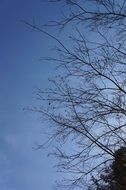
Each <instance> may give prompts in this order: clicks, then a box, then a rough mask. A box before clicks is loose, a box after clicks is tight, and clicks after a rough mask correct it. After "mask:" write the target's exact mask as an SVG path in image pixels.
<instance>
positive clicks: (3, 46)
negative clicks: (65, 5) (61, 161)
mask: <svg viewBox="0 0 126 190" xmlns="http://www.w3.org/2000/svg"><path fill="white" fill-rule="evenodd" d="M59 14H60V9H59V7H58V4H54V5H52V4H51V5H50V4H48V3H46V2H45V3H43V2H42V1H41V0H11V1H10V0H0V102H1V103H0V105H1V109H0V189H1V190H42V189H44V190H51V189H53V188H52V185H54V181H55V180H56V179H57V174H56V171H55V169H54V168H53V165H54V164H55V160H54V159H53V158H52V157H51V158H48V157H47V156H46V155H47V152H48V151H46V150H43V151H42V150H41V151H35V150H33V149H32V147H33V146H34V144H35V143H36V142H40V141H41V140H40V139H41V138H44V137H43V136H42V135H41V133H42V131H43V129H42V127H41V122H40V119H39V116H38V115H37V114H36V115H35V114H33V113H29V112H24V111H23V107H26V106H32V105H34V103H35V102H36V100H35V98H34V96H35V95H34V93H33V92H34V89H35V88H36V87H41V88H42V89H44V88H45V87H48V77H50V76H52V75H53V74H54V71H55V69H54V68H55V66H54V65H53V64H52V63H47V62H44V61H42V62H41V61H40V60H39V59H40V58H41V57H42V56H47V55H50V54H51V51H50V48H52V47H53V45H54V42H53V40H52V39H49V38H48V37H47V36H45V35H42V34H39V33H36V32H33V31H32V30H31V29H29V28H28V27H26V26H25V25H24V23H22V22H21V20H26V21H29V22H33V20H34V21H35V22H36V24H40V25H43V24H44V23H46V22H47V21H48V20H50V19H52V18H54V19H55V18H58V17H59ZM50 31H51V32H52V33H53V34H54V33H55V31H54V29H50ZM43 140H44V139H42V141H43Z"/></svg>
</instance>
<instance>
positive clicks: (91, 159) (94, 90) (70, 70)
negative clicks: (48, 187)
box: [27, 0, 126, 190]
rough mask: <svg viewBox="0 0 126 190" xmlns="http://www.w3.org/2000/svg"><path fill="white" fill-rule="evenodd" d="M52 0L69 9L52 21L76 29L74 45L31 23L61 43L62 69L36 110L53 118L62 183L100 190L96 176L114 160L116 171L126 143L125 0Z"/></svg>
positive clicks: (59, 59) (66, 186)
mask: <svg viewBox="0 0 126 190" xmlns="http://www.w3.org/2000/svg"><path fill="white" fill-rule="evenodd" d="M52 2H53V3H58V2H59V3H63V4H64V5H65V7H67V10H65V12H64V14H63V17H62V19H61V20H57V21H55V22H51V24H50V25H53V26H55V27H59V28H60V29H62V30H63V32H65V31H66V30H68V29H67V26H69V28H72V29H71V30H70V29H69V37H68V39H70V40H71V43H70V45H69V44H67V43H65V42H63V41H62V39H60V38H57V37H55V36H51V35H50V34H49V33H47V32H45V31H44V30H43V29H42V28H40V27H38V26H36V25H32V24H29V25H30V26H31V27H33V28H34V29H36V30H37V31H39V32H42V33H46V34H47V35H48V36H49V37H52V38H53V39H55V40H56V41H57V43H58V47H57V48H56V51H57V52H58V56H57V57H52V58H48V60H49V61H52V62H53V61H56V62H58V64H59V69H61V70H62V71H63V72H60V73H61V75H58V76H56V78H54V79H51V80H50V82H51V84H52V88H50V89H47V90H46V91H44V92H43V91H42V90H41V89H39V90H38V92H37V96H38V98H39V100H42V101H46V102H48V104H46V106H45V107H44V106H42V105H40V108H39V107H37V108H34V109H35V111H38V112H39V113H41V114H42V115H43V118H44V119H47V120H46V121H49V125H51V126H52V135H51V138H50V140H55V142H57V143H55V145H56V151H55V152H54V155H55V156H57V157H58V158H59V164H58V167H59V169H60V171H62V172H63V173H64V177H65V179H63V181H61V183H60V185H58V184H57V186H59V187H60V189H84V190H88V189H98V188H96V184H95V182H96V181H97V180H95V177H96V176H97V178H98V179H100V178H101V176H102V173H103V170H104V168H108V167H109V166H110V165H111V164H112V168H111V169H112V170H113V171H114V172H115V173H116V172H117V170H118V167H117V168H115V165H116V166H117V163H116V162H118V155H119V151H121V150H122V149H121V147H125V146H126V129H125V128H126V42H125V40H126V38H125V30H126V0H120V1H119V0H75V1H74V0H67V1H64V0H55V1H52ZM27 24H28V23H27ZM65 41H67V36H66V38H65ZM66 147H67V148H66ZM120 159H123V158H119V160H120ZM119 162H120V161H119ZM119 165H120V164H119ZM117 173H118V172H117ZM106 176H107V175H106ZM117 176H118V174H117ZM115 177H116V175H115ZM120 178H122V174H120ZM92 179H93V180H92ZM116 180H117V181H118V180H120V179H119V178H118V177H117V179H116ZM101 181H102V179H101ZM99 183H100V181H99ZM103 187H104V188H103V189H105V186H103ZM101 189H102V188H101Z"/></svg>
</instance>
